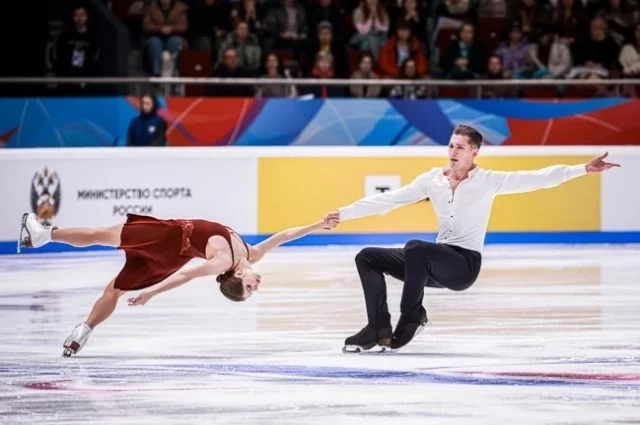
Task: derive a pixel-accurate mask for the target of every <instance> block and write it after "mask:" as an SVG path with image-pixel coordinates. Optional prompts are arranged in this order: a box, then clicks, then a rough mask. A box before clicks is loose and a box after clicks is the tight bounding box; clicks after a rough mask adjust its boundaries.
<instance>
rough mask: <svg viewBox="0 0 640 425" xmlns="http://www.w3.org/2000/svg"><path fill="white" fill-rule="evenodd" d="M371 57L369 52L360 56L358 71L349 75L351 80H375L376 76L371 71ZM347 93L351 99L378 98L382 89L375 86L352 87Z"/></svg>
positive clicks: (372, 62) (372, 61)
mask: <svg viewBox="0 0 640 425" xmlns="http://www.w3.org/2000/svg"><path fill="white" fill-rule="evenodd" d="M373 64H374V60H373V55H372V54H371V53H369V52H365V53H363V54H362V55H361V56H360V62H359V64H358V69H357V70H355V71H354V72H353V74H351V78H352V79H354V80H376V79H378V75H376V73H375V72H374V71H373ZM349 92H350V93H351V96H352V97H364V98H375V97H380V93H382V87H381V86H376V85H362V86H361V85H355V84H354V85H352V86H350V87H349Z"/></svg>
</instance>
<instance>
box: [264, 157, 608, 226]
mask: <svg viewBox="0 0 640 425" xmlns="http://www.w3.org/2000/svg"><path fill="white" fill-rule="evenodd" d="M589 159H591V158H587V157H575V156H563V157H549V156H544V157H522V156H519V157H486V158H479V160H478V164H479V165H480V166H481V167H484V168H489V169H495V170H532V169H537V168H543V167H545V166H548V165H553V164H576V163H581V162H586V161H587V160H589ZM445 161H446V160H444V159H443V158H433V159H431V158H410V157H408V158H399V157H393V158H380V157H374V158H363V157H357V158H320V157H307V158H261V159H260V161H259V170H258V172H259V184H258V196H259V200H258V205H259V210H258V231H259V232H260V233H273V232H276V231H279V230H281V229H283V228H286V227H290V226H294V225H299V224H303V223H307V222H311V221H314V220H317V219H319V218H320V217H322V215H323V214H325V213H326V212H328V211H332V210H335V209H336V208H338V207H342V206H345V205H348V204H350V203H352V202H354V201H356V200H358V199H360V198H362V197H363V196H364V195H365V177H366V176H368V175H397V176H400V177H401V183H402V184H403V185H404V184H407V183H409V182H410V181H411V180H413V179H414V178H415V177H416V176H418V175H419V174H421V173H423V172H425V171H428V170H429V169H431V168H432V167H437V166H442V165H444V164H446V162H445ZM599 229H600V178H599V177H598V176H588V177H583V178H580V179H577V180H574V181H571V182H568V183H565V184H564V185H561V186H559V187H557V188H553V189H547V190H542V191H537V192H532V193H527V194H518V195H503V196H499V197H497V199H496V202H495V204H494V208H493V212H492V217H491V221H490V224H489V230H492V231H559V230H564V231H570V230H582V231H588V230H599ZM435 231H437V224H436V218H435V215H434V213H433V210H432V208H431V205H430V204H428V203H424V202H422V203H419V204H417V205H409V206H405V207H402V208H399V209H397V210H394V211H392V212H391V213H389V214H387V215H385V216H376V217H367V218H363V219H359V220H352V221H347V222H345V223H343V224H342V225H341V226H340V233H380V232H384V233H402V232H435Z"/></svg>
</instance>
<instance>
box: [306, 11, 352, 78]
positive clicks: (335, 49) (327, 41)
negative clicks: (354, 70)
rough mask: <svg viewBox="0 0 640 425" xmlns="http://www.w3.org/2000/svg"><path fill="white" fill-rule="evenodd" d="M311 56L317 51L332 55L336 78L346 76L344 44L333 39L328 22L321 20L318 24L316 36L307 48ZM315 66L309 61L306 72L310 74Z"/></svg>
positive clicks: (347, 69) (346, 66) (347, 68)
mask: <svg viewBox="0 0 640 425" xmlns="http://www.w3.org/2000/svg"><path fill="white" fill-rule="evenodd" d="M309 51H310V52H311V54H312V55H313V56H312V57H314V58H315V57H316V56H317V54H318V52H325V53H330V54H331V56H332V57H333V70H334V72H335V74H336V77H338V78H347V77H348V73H349V67H348V64H347V52H346V51H345V48H344V45H343V44H340V43H339V42H337V41H335V40H334V39H333V28H332V26H331V23H329V22H326V21H325V22H321V23H319V24H318V32H317V38H316V39H315V40H314V41H313V43H312V45H311V48H310V50H309ZM314 67H315V63H313V62H312V63H309V64H308V65H307V67H306V73H307V74H311V71H312V70H313V68H314Z"/></svg>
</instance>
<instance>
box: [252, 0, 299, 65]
mask: <svg viewBox="0 0 640 425" xmlns="http://www.w3.org/2000/svg"><path fill="white" fill-rule="evenodd" d="M263 31H264V34H265V36H266V38H267V39H266V40H264V43H265V44H264V47H265V48H267V49H268V50H272V49H289V50H291V51H293V52H294V55H295V56H296V57H298V58H299V57H300V56H301V54H302V52H303V51H304V49H305V47H306V40H307V34H308V26H307V16H306V13H305V11H304V8H303V7H302V6H300V5H299V4H297V2H296V0H282V4H281V5H280V6H278V7H276V8H274V9H272V10H271V11H270V12H269V13H268V14H267V16H266V17H265V19H264V25H263Z"/></svg>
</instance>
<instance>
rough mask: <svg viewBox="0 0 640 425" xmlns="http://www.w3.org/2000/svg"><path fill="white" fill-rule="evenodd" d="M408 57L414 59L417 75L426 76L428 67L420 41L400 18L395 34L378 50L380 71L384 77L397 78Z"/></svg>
mask: <svg viewBox="0 0 640 425" xmlns="http://www.w3.org/2000/svg"><path fill="white" fill-rule="evenodd" d="M409 58H411V59H413V60H414V65H415V67H416V74H417V76H418V77H419V78H422V77H424V76H426V75H427V73H428V71H429V69H428V64H427V58H426V57H425V55H424V52H423V50H422V46H421V45H420V41H419V40H418V39H417V38H416V37H415V36H413V35H412V34H411V26H410V25H409V24H408V23H407V22H405V21H404V20H402V21H400V22H399V23H398V24H397V27H396V35H394V36H392V37H391V38H390V39H389V41H387V43H386V44H385V45H384V47H383V48H382V50H381V51H380V63H379V68H380V71H381V72H382V73H383V74H384V76H386V77H391V78H398V77H399V76H400V75H401V72H400V70H401V69H402V64H405V63H406V60H407V59H409ZM405 75H406V74H405Z"/></svg>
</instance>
